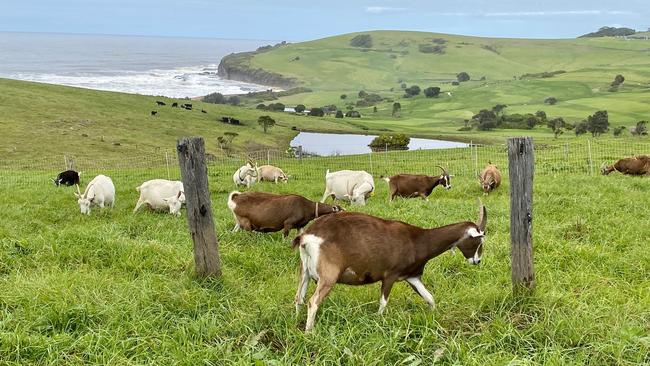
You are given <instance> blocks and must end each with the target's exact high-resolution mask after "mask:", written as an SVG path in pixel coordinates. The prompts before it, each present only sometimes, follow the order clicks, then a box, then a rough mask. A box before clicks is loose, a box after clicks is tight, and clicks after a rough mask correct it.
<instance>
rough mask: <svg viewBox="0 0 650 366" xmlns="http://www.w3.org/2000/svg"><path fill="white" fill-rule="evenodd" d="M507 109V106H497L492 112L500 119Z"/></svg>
mask: <svg viewBox="0 0 650 366" xmlns="http://www.w3.org/2000/svg"><path fill="white" fill-rule="evenodd" d="M506 108H508V106H507V105H506V104H497V105H495V106H494V107H492V112H494V114H495V115H496V116H497V117H499V115H502V116H503V110H504V109H506Z"/></svg>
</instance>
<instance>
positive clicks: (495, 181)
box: [478, 162, 501, 194]
mask: <svg viewBox="0 0 650 366" xmlns="http://www.w3.org/2000/svg"><path fill="white" fill-rule="evenodd" d="M478 181H479V183H480V184H481V188H483V192H485V194H488V193H490V192H491V191H493V190H495V189H497V188H499V186H500V185H501V172H500V171H499V169H498V168H497V166H496V165H494V164H492V162H488V165H487V166H486V167H485V169H483V171H482V172H481V174H480V175H479V176H478Z"/></svg>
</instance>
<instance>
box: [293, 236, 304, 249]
mask: <svg viewBox="0 0 650 366" xmlns="http://www.w3.org/2000/svg"><path fill="white" fill-rule="evenodd" d="M301 241H302V235H298V236H296V237H295V238H294V239H293V241H292V242H291V249H293V250H295V249H296V248H298V247H299V246H300V242H301Z"/></svg>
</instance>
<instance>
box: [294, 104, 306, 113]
mask: <svg viewBox="0 0 650 366" xmlns="http://www.w3.org/2000/svg"><path fill="white" fill-rule="evenodd" d="M305 109H306V108H305V105H304V104H298V105H297V106H296V107H295V108H294V110H295V111H296V112H298V113H302V112H304V111H305Z"/></svg>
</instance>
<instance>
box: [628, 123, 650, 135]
mask: <svg viewBox="0 0 650 366" xmlns="http://www.w3.org/2000/svg"><path fill="white" fill-rule="evenodd" d="M647 124H648V121H639V122H637V123H636V126H634V127H633V128H632V129H630V133H631V134H632V136H647V135H648V127H647Z"/></svg>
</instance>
